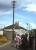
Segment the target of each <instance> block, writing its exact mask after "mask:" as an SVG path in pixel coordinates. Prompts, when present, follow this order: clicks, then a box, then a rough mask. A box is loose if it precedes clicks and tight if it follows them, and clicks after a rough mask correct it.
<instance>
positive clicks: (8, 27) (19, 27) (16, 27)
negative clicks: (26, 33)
mask: <svg viewBox="0 0 36 50" xmlns="http://www.w3.org/2000/svg"><path fill="white" fill-rule="evenodd" d="M14 28H15V29H23V30H26V29H25V28H23V27H21V26H15V25H14ZM4 29H13V25H10V26H7V27H5V28H4Z"/></svg>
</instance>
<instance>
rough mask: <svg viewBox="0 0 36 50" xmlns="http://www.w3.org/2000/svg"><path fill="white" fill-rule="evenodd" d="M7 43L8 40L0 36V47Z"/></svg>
mask: <svg viewBox="0 0 36 50" xmlns="http://www.w3.org/2000/svg"><path fill="white" fill-rule="evenodd" d="M7 41H8V39H7V37H6V36H1V35H0V45H1V44H4V43H6V42H7Z"/></svg>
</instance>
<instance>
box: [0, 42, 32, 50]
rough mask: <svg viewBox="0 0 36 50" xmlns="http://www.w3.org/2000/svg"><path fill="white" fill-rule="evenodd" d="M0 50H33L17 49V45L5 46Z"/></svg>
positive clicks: (26, 49) (28, 49)
mask: <svg viewBox="0 0 36 50" xmlns="http://www.w3.org/2000/svg"><path fill="white" fill-rule="evenodd" d="M0 50H32V49H31V48H29V47H26V48H16V47H15V43H14V42H13V43H9V44H8V45H6V46H4V47H0Z"/></svg>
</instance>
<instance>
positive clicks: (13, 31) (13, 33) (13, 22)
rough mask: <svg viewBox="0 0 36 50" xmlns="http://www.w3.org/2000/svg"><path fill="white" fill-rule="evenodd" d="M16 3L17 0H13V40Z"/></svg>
mask: <svg viewBox="0 0 36 50" xmlns="http://www.w3.org/2000/svg"><path fill="white" fill-rule="evenodd" d="M15 3H16V1H15V0H13V1H12V8H13V37H12V38H13V39H12V40H14V13H15Z"/></svg>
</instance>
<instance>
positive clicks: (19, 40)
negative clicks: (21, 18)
mask: <svg viewBox="0 0 36 50" xmlns="http://www.w3.org/2000/svg"><path fill="white" fill-rule="evenodd" d="M27 37H28V35H27V34H26V35H24V34H22V35H21V36H20V35H19V34H17V35H16V37H15V44H16V47H17V48H19V47H24V48H25V47H26V46H28V44H29V46H32V36H31V35H30V36H29V40H28V39H27Z"/></svg>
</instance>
